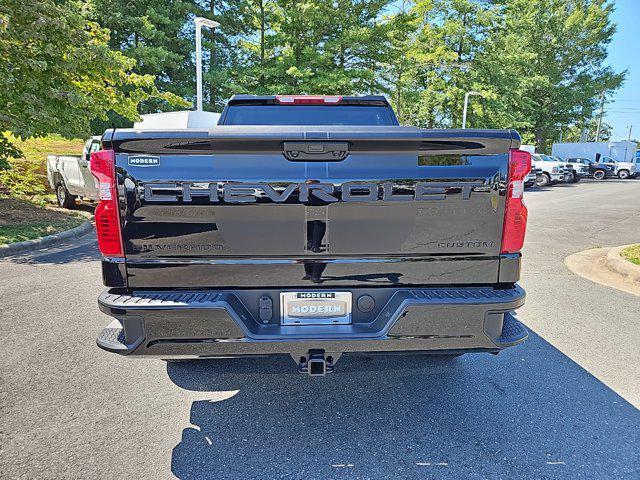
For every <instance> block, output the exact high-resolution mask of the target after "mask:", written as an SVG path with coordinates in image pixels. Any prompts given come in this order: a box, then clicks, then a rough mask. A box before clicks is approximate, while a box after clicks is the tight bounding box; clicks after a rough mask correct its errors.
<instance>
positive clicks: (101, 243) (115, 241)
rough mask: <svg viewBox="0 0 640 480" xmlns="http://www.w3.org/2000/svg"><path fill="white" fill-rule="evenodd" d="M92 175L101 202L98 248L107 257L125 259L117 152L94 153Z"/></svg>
mask: <svg viewBox="0 0 640 480" xmlns="http://www.w3.org/2000/svg"><path fill="white" fill-rule="evenodd" d="M91 173H92V174H93V176H94V177H96V178H97V179H98V182H99V183H98V197H99V199H100V201H99V203H98V206H97V207H96V211H95V214H94V218H95V222H96V233H97V235H98V247H100V252H102V255H104V256H105V257H124V249H123V247H122V234H121V232H120V214H119V212H118V194H117V190H116V165H115V152H114V151H113V150H99V151H97V152H93V153H92V154H91Z"/></svg>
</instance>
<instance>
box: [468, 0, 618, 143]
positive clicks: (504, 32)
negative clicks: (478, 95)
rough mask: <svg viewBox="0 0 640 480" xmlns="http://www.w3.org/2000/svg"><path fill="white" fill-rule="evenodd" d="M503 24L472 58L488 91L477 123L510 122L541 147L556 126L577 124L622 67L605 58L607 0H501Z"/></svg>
mask: <svg viewBox="0 0 640 480" xmlns="http://www.w3.org/2000/svg"><path fill="white" fill-rule="evenodd" d="M502 3H503V8H504V14H503V25H502V26H503V28H496V29H494V30H493V31H492V33H491V35H490V37H489V39H488V41H487V46H486V48H485V49H484V53H483V54H482V55H481V56H479V57H477V58H476V68H477V71H478V78H479V81H480V82H481V83H482V84H483V85H484V86H485V88H486V89H487V90H488V91H489V92H490V93H491V96H490V100H489V101H488V102H486V103H487V105H486V109H487V112H486V113H485V115H484V116H483V118H481V119H480V122H479V123H480V124H479V125H476V126H495V127H498V128H500V127H503V128H506V127H516V128H518V129H519V130H521V133H522V134H523V136H524V138H525V140H527V141H534V142H535V143H536V145H537V147H538V149H539V150H541V151H545V150H547V149H548V147H549V143H550V142H551V141H552V140H553V139H554V138H555V137H556V136H557V134H558V132H559V129H560V127H561V126H566V125H583V124H584V123H585V121H587V120H588V119H590V118H592V117H593V116H594V111H595V110H596V109H597V107H598V106H599V103H600V101H599V99H600V96H601V95H602V94H603V93H607V92H611V91H613V90H615V89H617V88H619V87H620V85H621V84H622V82H623V80H624V75H625V74H624V73H615V72H614V71H613V70H612V69H611V68H610V67H609V66H607V65H606V63H605V62H606V58H607V45H608V44H609V42H610V41H611V38H612V36H613V34H614V32H615V25H614V24H613V23H612V22H611V19H610V16H611V13H612V11H613V4H612V3H610V2H609V1H608V0H536V1H531V0H503V1H502Z"/></svg>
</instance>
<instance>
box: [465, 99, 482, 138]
mask: <svg viewBox="0 0 640 480" xmlns="http://www.w3.org/2000/svg"><path fill="white" fill-rule="evenodd" d="M471 95H479V96H482V94H481V93H480V92H467V93H465V94H464V107H463V109H462V128H463V129H465V128H467V105H468V104H469V97H470V96H471Z"/></svg>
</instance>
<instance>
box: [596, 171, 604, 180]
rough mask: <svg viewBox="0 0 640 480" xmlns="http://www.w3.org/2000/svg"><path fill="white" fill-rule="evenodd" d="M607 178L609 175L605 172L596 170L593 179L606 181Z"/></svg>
mask: <svg viewBox="0 0 640 480" xmlns="http://www.w3.org/2000/svg"><path fill="white" fill-rule="evenodd" d="M606 176H607V173H606V172H605V171H604V170H596V171H595V172H593V178H595V179H596V180H604V178H605V177H606Z"/></svg>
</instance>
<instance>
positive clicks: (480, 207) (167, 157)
mask: <svg viewBox="0 0 640 480" xmlns="http://www.w3.org/2000/svg"><path fill="white" fill-rule="evenodd" d="M103 141H104V146H105V148H112V149H114V150H115V152H116V172H117V175H118V196H119V205H120V219H121V223H122V231H123V241H124V247H125V256H126V273H127V281H128V285H129V287H132V288H139V287H152V288H155V287H157V288H168V287H173V286H180V287H181V288H187V287H188V288H192V287H269V286H279V287H294V286H313V285H316V284H322V285H323V287H324V286H363V287H364V286H376V285H380V286H389V285H443V284H464V283H468V282H469V279H473V282H474V283H497V282H498V278H499V266H500V247H501V234H502V225H503V218H504V207H505V184H506V175H507V165H508V152H509V149H510V148H515V147H518V146H519V138H518V136H517V134H516V133H515V132H512V131H498V130H423V129H417V128H412V127H247V126H242V127H232V126H228V127H216V128H215V129H212V130H208V131H206V130H188V131H187V130H185V131H172V132H160V131H157V132H154V131H146V132H142V131H136V130H115V131H108V132H107V133H106V134H105V137H104V138H103Z"/></svg>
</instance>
